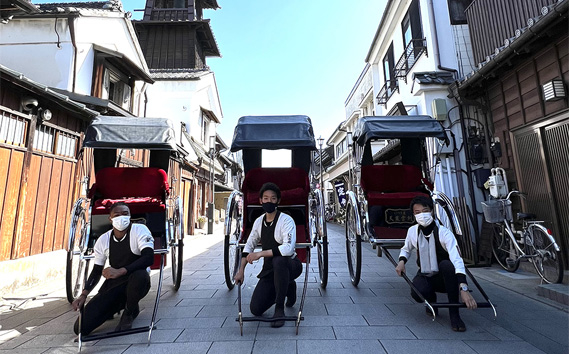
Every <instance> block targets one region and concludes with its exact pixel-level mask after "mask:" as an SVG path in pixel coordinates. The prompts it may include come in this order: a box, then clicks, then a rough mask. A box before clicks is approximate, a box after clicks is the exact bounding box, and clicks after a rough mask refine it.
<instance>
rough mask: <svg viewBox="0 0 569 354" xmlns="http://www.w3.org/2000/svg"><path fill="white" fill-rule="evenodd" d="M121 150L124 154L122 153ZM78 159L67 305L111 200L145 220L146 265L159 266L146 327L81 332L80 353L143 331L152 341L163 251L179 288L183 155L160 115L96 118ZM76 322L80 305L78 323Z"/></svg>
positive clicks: (106, 224)
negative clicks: (149, 260) (148, 239)
mask: <svg viewBox="0 0 569 354" xmlns="http://www.w3.org/2000/svg"><path fill="white" fill-rule="evenodd" d="M127 153H130V157H126V156H127ZM79 156H80V158H79V161H80V168H79V170H80V172H79V173H78V176H79V178H81V181H80V185H81V186H82V189H83V190H82V191H81V192H80V193H79V194H80V195H82V196H81V197H80V198H79V199H77V201H76V202H75V203H74V206H73V210H72V211H71V218H70V220H71V224H70V229H69V239H68V251H67V267H66V291H67V299H68V301H69V302H73V300H75V299H76V298H77V297H78V296H79V295H80V293H81V291H82V290H83V286H84V284H85V281H86V279H87V277H88V273H89V268H90V267H89V265H90V262H91V260H92V259H93V258H94V245H95V241H96V240H97V238H98V237H99V236H101V235H102V234H103V233H105V232H106V231H108V230H110V229H111V227H112V226H111V224H110V222H109V219H108V217H109V210H110V207H111V205H112V204H114V203H116V202H119V201H121V202H125V203H126V204H127V205H128V207H129V208H130V211H131V220H132V222H138V223H144V224H145V225H146V226H147V227H148V228H149V229H150V231H151V232H152V235H153V237H154V264H153V265H152V267H151V269H158V270H159V278H158V279H159V280H158V288H157V291H156V299H155V302H154V309H153V312H152V319H151V321H150V325H149V326H143V327H137V328H131V329H129V330H124V331H115V332H108V333H97V334H92V335H88V336H85V335H82V334H81V333H80V334H79V337H78V343H79V350H81V346H82V343H83V342H89V341H94V340H99V339H103V338H111V337H117V336H122V335H127V334H134V333H142V332H148V342H149V343H150V337H151V335H152V330H153V328H154V324H155V320H156V313H157V310H158V303H159V300H160V292H161V289H162V278H163V270H164V267H165V266H166V256H167V255H168V254H170V256H171V257H170V260H171V264H170V266H171V268H172V281H173V284H174V290H178V288H179V287H180V283H181V280H182V267H183V245H184V244H183V238H184V225H183V210H182V205H183V204H182V199H181V198H180V196H178V195H177V194H176V193H177V191H179V190H180V188H179V182H180V175H181V164H180V163H179V161H180V158H181V156H183V155H182V154H181V153H180V150H179V148H178V146H177V144H176V140H175V134H174V128H173V125H172V122H171V121H169V120H167V119H162V118H127V117H110V116H99V117H96V118H95V119H93V121H92V122H91V123H90V125H89V126H88V127H87V129H86V131H85V138H84V140H83V144H82V147H81V150H80V154H79ZM81 171H82V172H81ZM93 178H94V183H92V184H91V183H90V182H91V181H92V180H93ZM82 319H83V309H81V311H80V321H81V320H82ZM79 328H81V326H80V327H79Z"/></svg>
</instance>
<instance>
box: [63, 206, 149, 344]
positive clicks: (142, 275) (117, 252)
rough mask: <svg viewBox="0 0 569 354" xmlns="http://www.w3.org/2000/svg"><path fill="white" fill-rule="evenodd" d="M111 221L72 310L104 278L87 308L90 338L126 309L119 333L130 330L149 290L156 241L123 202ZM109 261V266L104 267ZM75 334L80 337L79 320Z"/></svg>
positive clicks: (85, 319) (84, 322) (85, 321)
mask: <svg viewBox="0 0 569 354" xmlns="http://www.w3.org/2000/svg"><path fill="white" fill-rule="evenodd" d="M109 219H110V220H111V223H112V225H113V228H112V229H111V230H109V231H107V232H106V233H104V234H103V235H101V236H100V237H99V238H98V239H97V242H96V243H95V259H94V261H95V266H94V267H93V270H92V271H91V274H90V275H89V278H88V279H87V282H86V284H85V288H84V290H83V292H82V293H81V295H80V296H79V297H78V298H77V299H76V300H75V301H73V304H72V305H73V309H74V310H75V311H77V310H79V309H80V308H81V306H83V305H84V304H85V301H86V300H87V295H89V293H90V292H91V290H93V288H94V287H95V286H96V285H97V283H98V282H99V280H100V279H101V275H102V276H103V277H105V279H106V280H105V282H104V283H103V285H102V286H101V289H100V290H99V292H98V293H97V295H95V297H93V299H91V301H89V303H88V304H87V305H86V306H85V309H84V313H83V319H82V322H81V334H83V335H88V334H89V333H91V332H92V331H93V330H94V329H96V328H97V327H99V326H100V325H101V324H103V323H104V322H105V321H106V320H107V319H110V318H112V317H113V315H114V314H115V313H117V312H119V311H121V310H123V309H124V311H123V314H122V316H121V319H120V322H119V325H118V326H117V328H116V331H122V330H126V329H130V328H131V327H132V322H133V321H134V319H135V318H136V316H138V313H139V312H140V310H139V307H138V302H139V301H140V300H141V299H142V298H143V297H144V296H146V294H148V291H149V290H150V275H149V273H148V270H147V268H148V267H149V266H151V265H152V263H153V262H154V238H153V237H152V234H151V232H150V230H149V229H148V228H147V227H146V226H145V225H142V224H132V223H131V222H130V209H129V208H128V206H127V205H126V204H125V203H123V202H118V203H115V204H113V205H112V206H111V210H110V215H109ZM107 258H108V259H109V264H110V267H107V268H104V269H103V267H104V266H105V262H106V261H107ZM74 331H75V333H76V334H79V319H77V321H76V322H75V326H74Z"/></svg>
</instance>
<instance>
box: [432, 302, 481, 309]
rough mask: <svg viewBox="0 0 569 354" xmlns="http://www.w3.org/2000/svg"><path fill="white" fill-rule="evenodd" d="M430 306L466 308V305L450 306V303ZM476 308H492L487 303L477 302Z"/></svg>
mask: <svg viewBox="0 0 569 354" xmlns="http://www.w3.org/2000/svg"><path fill="white" fill-rule="evenodd" d="M430 305H431V306H432V307H433V308H456V307H458V308H466V305H465V304H456V303H454V304H452V303H449V302H435V303H430ZM476 306H477V307H478V308H491V307H492V306H490V304H489V303H487V302H479V303H477V304H476Z"/></svg>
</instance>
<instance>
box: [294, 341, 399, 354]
mask: <svg viewBox="0 0 569 354" xmlns="http://www.w3.org/2000/svg"><path fill="white" fill-rule="evenodd" d="M296 346H297V353H298V354H346V353H374V354H381V353H386V351H385V350H384V349H383V347H382V346H381V344H380V342H379V341H377V340H334V341H331V340H298V341H297V342H296ZM406 354H409V353H406Z"/></svg>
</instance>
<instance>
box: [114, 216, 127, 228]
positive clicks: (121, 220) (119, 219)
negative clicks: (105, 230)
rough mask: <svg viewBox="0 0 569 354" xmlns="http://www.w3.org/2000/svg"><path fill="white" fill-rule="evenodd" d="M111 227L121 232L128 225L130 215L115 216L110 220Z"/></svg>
mask: <svg viewBox="0 0 569 354" xmlns="http://www.w3.org/2000/svg"><path fill="white" fill-rule="evenodd" d="M111 221H112V222H113V227H114V228H115V229H117V230H119V231H123V230H124V229H126V228H127V227H128V225H130V215H121V216H115V217H114V218H112V219H111Z"/></svg>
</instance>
